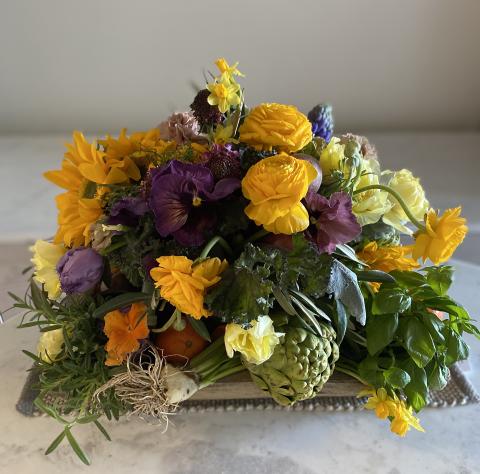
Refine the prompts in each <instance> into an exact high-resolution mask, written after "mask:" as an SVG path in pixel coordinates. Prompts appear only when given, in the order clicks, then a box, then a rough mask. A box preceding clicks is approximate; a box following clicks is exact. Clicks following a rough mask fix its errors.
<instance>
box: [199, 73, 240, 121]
mask: <svg viewBox="0 0 480 474" xmlns="http://www.w3.org/2000/svg"><path fill="white" fill-rule="evenodd" d="M207 89H208V91H209V92H210V95H209V96H208V97H207V101H208V103H209V104H210V105H216V106H217V107H218V110H220V112H222V114H224V113H226V112H227V111H228V110H230V108H231V107H233V106H235V105H240V102H241V100H240V94H239V92H240V86H239V85H238V84H237V83H236V82H235V81H234V80H233V79H231V78H230V77H228V76H226V75H222V77H221V78H220V79H219V80H215V82H212V83H211V84H207Z"/></svg>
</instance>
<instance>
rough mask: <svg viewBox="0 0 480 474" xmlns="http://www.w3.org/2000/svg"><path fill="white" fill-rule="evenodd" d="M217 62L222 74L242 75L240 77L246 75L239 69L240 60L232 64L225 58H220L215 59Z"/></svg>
mask: <svg viewBox="0 0 480 474" xmlns="http://www.w3.org/2000/svg"><path fill="white" fill-rule="evenodd" d="M215 64H216V65H217V67H218V70H219V71H220V74H227V75H228V76H240V77H245V75H244V74H242V73H241V72H240V71H239V70H238V69H237V66H238V62H236V63H234V64H232V65H231V66H230V65H229V64H228V63H227V61H226V60H225V58H218V59H217V60H216V61H215Z"/></svg>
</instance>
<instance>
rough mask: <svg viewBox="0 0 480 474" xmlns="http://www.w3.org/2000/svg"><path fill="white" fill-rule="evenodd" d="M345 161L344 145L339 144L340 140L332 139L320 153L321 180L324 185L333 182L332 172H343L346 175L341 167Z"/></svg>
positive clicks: (346, 171)
mask: <svg viewBox="0 0 480 474" xmlns="http://www.w3.org/2000/svg"><path fill="white" fill-rule="evenodd" d="M344 159H345V145H342V144H341V143H340V139H339V138H337V137H332V138H331V139H330V141H329V142H328V145H327V146H326V147H325V148H324V149H323V150H322V152H321V153H320V167H321V168H322V175H323V177H322V180H323V181H324V182H325V183H326V184H330V183H332V182H333V181H334V178H333V172H334V171H343V173H344V174H345V173H347V174H348V170H346V169H345V167H344V166H343V163H342V162H343V160H344Z"/></svg>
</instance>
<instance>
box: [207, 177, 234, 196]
mask: <svg viewBox="0 0 480 474" xmlns="http://www.w3.org/2000/svg"><path fill="white" fill-rule="evenodd" d="M240 186H241V181H240V180H239V179H237V178H225V179H221V180H220V181H219V182H218V183H217V184H216V185H215V188H214V190H213V191H212V192H206V191H204V192H203V193H202V194H203V195H204V196H205V197H206V198H207V199H208V200H210V201H218V200H219V199H223V198H224V197H227V196H229V195H230V194H232V193H233V192H234V191H236V190H237V189H239V188H240Z"/></svg>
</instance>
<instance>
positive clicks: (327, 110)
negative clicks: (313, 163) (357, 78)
mask: <svg viewBox="0 0 480 474" xmlns="http://www.w3.org/2000/svg"><path fill="white" fill-rule="evenodd" d="M332 112H333V110H332V106H331V105H330V104H319V105H316V106H315V107H314V108H313V109H312V110H310V112H308V120H310V122H312V133H313V135H314V136H316V137H320V138H323V139H324V140H325V141H326V142H327V143H328V142H329V141H330V138H332V135H333V127H334V121H333V113H332Z"/></svg>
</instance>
